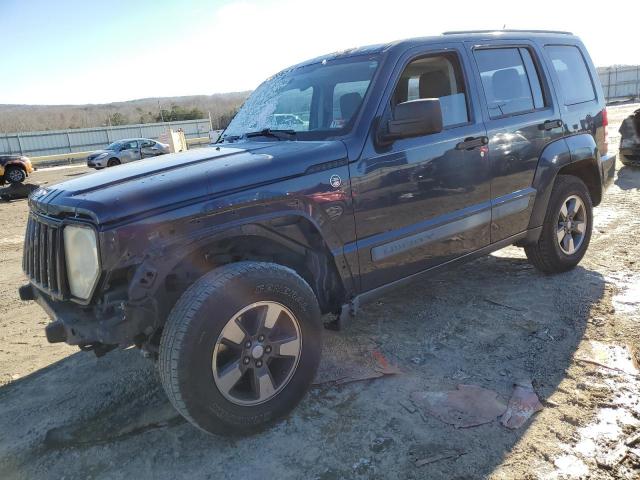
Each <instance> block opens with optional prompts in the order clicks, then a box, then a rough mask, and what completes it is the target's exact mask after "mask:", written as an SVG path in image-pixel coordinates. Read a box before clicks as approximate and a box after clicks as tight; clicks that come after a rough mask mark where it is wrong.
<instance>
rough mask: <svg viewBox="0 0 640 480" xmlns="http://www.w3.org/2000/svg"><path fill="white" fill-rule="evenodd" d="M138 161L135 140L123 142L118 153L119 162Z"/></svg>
mask: <svg viewBox="0 0 640 480" xmlns="http://www.w3.org/2000/svg"><path fill="white" fill-rule="evenodd" d="M134 160H140V146H139V144H138V141H137V140H130V141H128V142H125V143H124V145H123V147H122V151H121V152H120V161H121V162H122V163H127V162H133V161H134Z"/></svg>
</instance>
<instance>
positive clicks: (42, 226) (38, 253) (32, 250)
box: [22, 215, 66, 299]
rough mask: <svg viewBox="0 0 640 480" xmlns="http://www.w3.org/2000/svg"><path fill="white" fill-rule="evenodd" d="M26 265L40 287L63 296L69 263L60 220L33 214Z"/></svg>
mask: <svg viewBox="0 0 640 480" xmlns="http://www.w3.org/2000/svg"><path fill="white" fill-rule="evenodd" d="M22 269H23V270H24V272H25V273H26V274H27V276H28V277H29V280H30V281H31V283H32V284H33V285H35V286H36V287H37V288H39V289H40V290H42V291H44V292H45V293H47V294H49V295H50V296H51V297H53V298H56V299H61V298H63V296H64V292H65V289H66V287H65V276H64V274H65V266H64V250H63V248H62V228H61V225H60V224H59V223H57V222H56V221H54V220H49V219H43V218H40V217H36V216H35V215H29V221H28V223H27V231H26V233H25V237H24V252H23V256H22Z"/></svg>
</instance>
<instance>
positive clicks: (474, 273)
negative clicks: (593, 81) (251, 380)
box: [0, 105, 640, 480]
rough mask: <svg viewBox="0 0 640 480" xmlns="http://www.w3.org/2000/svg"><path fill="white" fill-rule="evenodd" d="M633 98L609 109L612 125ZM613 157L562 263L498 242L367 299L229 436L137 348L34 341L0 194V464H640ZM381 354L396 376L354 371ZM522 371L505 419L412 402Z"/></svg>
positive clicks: (631, 281) (49, 470) (16, 237)
mask: <svg viewBox="0 0 640 480" xmlns="http://www.w3.org/2000/svg"><path fill="white" fill-rule="evenodd" d="M634 108H638V105H635V106H634V105H626V106H622V107H613V108H610V109H609V118H610V121H611V123H612V125H611V127H610V128H611V136H612V138H613V139H614V140H615V132H616V131H617V127H618V124H619V122H620V121H621V120H622V119H623V118H624V117H625V116H626V115H627V114H628V113H630V112H631V111H632V110H633V109H634ZM614 148H615V146H614ZM618 168H619V171H618V172H617V178H616V181H615V184H614V185H613V186H612V187H611V188H610V189H609V190H608V192H607V195H606V197H605V200H604V202H603V204H602V205H601V206H600V207H598V208H597V209H596V210H595V228H594V232H593V238H592V242H591V246H590V248H589V251H588V253H587V255H586V257H585V258H584V260H583V261H582V263H581V264H580V265H579V266H578V267H577V268H576V269H574V270H573V271H571V272H568V273H565V274H561V275H556V276H545V275H542V274H540V273H539V272H537V271H536V270H534V269H533V268H532V267H531V266H529V264H528V263H527V261H526V259H525V257H524V253H523V251H522V250H521V249H518V248H515V247H509V248H506V249H504V250H501V251H499V252H496V253H495V254H493V255H490V256H487V257H484V258H482V259H479V260H476V261H474V262H472V263H469V264H466V265H464V266H461V267H458V268H455V269H452V270H450V271H448V272H446V273H443V274H440V275H438V276H433V278H430V279H429V280H426V281H422V282H420V283H416V284H413V285H412V286H410V287H408V288H404V289H403V290H400V291H396V292H394V293H392V294H390V295H388V296H386V297H384V298H382V299H381V300H380V301H378V302H377V303H374V304H370V305H367V306H365V307H364V308H363V309H362V311H361V312H360V313H359V315H358V317H357V318H356V320H355V322H354V323H353V325H352V326H351V327H350V328H349V329H348V330H346V331H343V332H331V331H326V332H325V337H324V338H325V355H324V360H323V364H322V367H321V371H320V372H319V374H318V378H317V381H316V383H317V384H316V386H314V387H313V389H312V391H311V392H310V394H309V395H308V396H307V397H306V398H305V399H304V400H303V402H302V403H301V405H300V406H299V407H298V408H297V409H296V410H295V411H294V412H293V413H292V414H291V415H290V416H289V417H288V418H287V419H286V420H284V421H282V422H281V423H279V424H278V425H276V426H275V427H273V428H271V429H269V430H267V431H265V432H263V433H260V434H258V435H254V436H252V437H248V438H235V439H229V438H219V437H213V436H207V435H205V434H203V433H201V432H200V431H198V430H196V429H195V428H194V427H192V426H191V425H190V424H188V423H187V422H185V421H183V420H182V418H181V417H179V416H178V415H177V413H176V412H175V411H174V410H173V408H172V407H171V405H170V404H169V402H168V400H167V399H166V397H165V395H164V393H163V391H162V389H161V387H160V385H159V383H158V377H157V374H156V372H155V369H154V366H153V364H152V363H151V362H149V361H148V360H146V359H144V358H142V356H141V355H140V353H139V352H138V351H136V350H134V349H129V350H126V351H118V352H112V353H111V354H109V355H107V356H105V357H103V358H99V359H98V358H96V357H95V356H94V355H93V354H92V353H83V352H79V351H77V350H76V349H74V348H71V347H68V346H65V345H61V344H55V345H49V344H47V342H46V340H45V337H44V332H43V328H44V326H45V325H46V323H47V317H46V315H45V314H44V312H43V311H42V310H41V309H40V308H39V307H38V306H36V305H35V304H32V303H28V302H21V301H20V300H19V299H18V297H17V288H18V286H19V285H20V284H21V283H22V282H23V277H22V274H21V269H20V262H21V256H22V239H23V232H24V228H25V222H26V216H27V205H26V201H24V200H20V201H14V202H10V203H1V204H0V225H2V233H1V234H0V235H1V236H0V478H2V479H14V478H16V479H35V478H56V479H58V478H67V479H75V478H83V479H84V478H167V479H169V478H177V477H184V478H194V479H195V478H198V479H199V478H218V477H220V478H228V479H244V478H250V479H253V478H256V479H258V478H259V479H265V478H274V477H276V476H277V477H278V478H280V479H299V478H304V479H323V480H330V479H343V478H345V479H346V478H349V479H350V478H358V479H360V478H362V479H365V478H367V479H368V478H380V479H383V478H384V479H411V478H429V479H436V478H443V479H470V478H487V477H488V478H492V479H529V478H531V479H534V478H535V479H554V478H595V479H614V478H615V479H621V478H640V457H639V456H640V442H637V443H635V444H634V442H633V440H629V439H630V438H632V436H633V435H635V434H637V433H638V432H639V431H640V388H639V387H640V372H639V371H638V362H639V361H640V331H639V329H638V325H639V322H640V263H639V262H638V258H639V253H640V242H638V234H639V233H640V169H635V170H634V169H630V168H626V167H621V166H620V165H618ZM88 173H89V171H88V170H87V169H86V168H84V167H71V168H58V169H47V170H41V171H38V172H36V174H34V176H33V178H32V180H33V181H36V182H47V183H49V184H53V183H56V182H59V181H63V180H65V179H68V178H72V177H73V176H76V175H82V174H88ZM381 355H382V356H384V358H386V359H387V360H388V361H389V362H390V363H391V364H393V365H395V366H397V367H398V368H399V370H400V373H399V374H396V375H385V376H382V377H379V378H372V379H371V378H370V379H368V380H360V381H358V380H357V378H360V377H363V376H369V377H371V376H374V375H372V372H374V373H375V372H376V365H377V366H379V364H380V362H379V361H372V358H373V359H375V358H378V359H380V358H381ZM522 379H529V380H531V381H532V384H533V387H534V389H535V392H536V393H537V395H538V396H539V398H540V400H541V402H542V404H543V407H544V408H543V409H542V411H540V412H539V413H537V414H535V415H534V416H533V417H532V419H531V420H529V422H527V423H526V424H525V425H524V426H523V427H521V428H519V429H516V430H510V429H507V428H505V427H503V426H501V425H500V423H499V421H497V420H494V421H492V422H490V423H487V424H484V425H481V426H477V427H471V428H458V429H456V428H454V427H453V426H451V425H449V424H446V423H443V422H441V421H440V420H438V419H437V418H434V417H433V416H431V415H429V414H428V413H425V412H424V411H422V410H420V409H417V408H416V405H414V404H413V403H412V402H411V394H412V393H413V392H424V391H428V392H433V391H441V390H452V389H455V388H456V386H457V385H459V384H470V385H478V386H481V387H485V388H487V389H491V390H493V391H495V392H496V393H497V394H498V395H499V397H500V398H501V399H503V400H504V401H507V400H508V399H509V397H510V395H511V392H512V390H513V384H514V382H517V381H521V380H522ZM354 380H355V381H354ZM625 442H626V443H628V444H629V445H625Z"/></svg>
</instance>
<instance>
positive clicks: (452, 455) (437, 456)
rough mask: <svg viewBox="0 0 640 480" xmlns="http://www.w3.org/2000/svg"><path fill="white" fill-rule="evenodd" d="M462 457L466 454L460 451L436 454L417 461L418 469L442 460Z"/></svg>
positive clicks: (446, 451)
mask: <svg viewBox="0 0 640 480" xmlns="http://www.w3.org/2000/svg"><path fill="white" fill-rule="evenodd" d="M461 455H464V452H460V451H458V450H445V451H443V452H440V453H436V454H434V455H432V456H430V457H426V458H421V459H419V460H416V467H422V466H424V465H428V464H430V463H435V462H439V461H440V460H447V459H449V458H458V457H459V456H461Z"/></svg>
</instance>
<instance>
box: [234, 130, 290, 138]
mask: <svg viewBox="0 0 640 480" xmlns="http://www.w3.org/2000/svg"><path fill="white" fill-rule="evenodd" d="M296 134H297V132H296V131H295V130H290V129H289V130H285V129H274V128H263V129H262V130H260V131H258V132H248V133H245V134H244V136H245V137H246V138H251V137H273V138H277V139H278V140H290V139H291V137H295V136H296Z"/></svg>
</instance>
